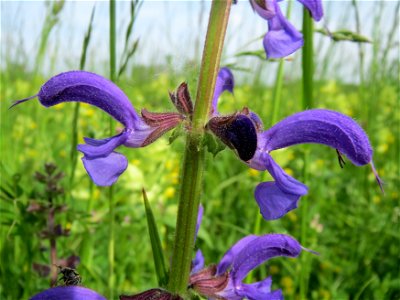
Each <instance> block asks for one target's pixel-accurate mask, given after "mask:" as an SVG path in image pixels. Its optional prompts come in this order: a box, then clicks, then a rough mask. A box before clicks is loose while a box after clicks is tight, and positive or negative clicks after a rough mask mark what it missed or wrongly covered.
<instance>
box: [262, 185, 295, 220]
mask: <svg viewBox="0 0 400 300" xmlns="http://www.w3.org/2000/svg"><path fill="white" fill-rule="evenodd" d="M254 197H255V199H256V201H257V204H258V206H259V207H260V212H261V215H262V216H263V218H264V219H265V220H276V219H279V218H280V217H282V216H284V215H285V214H286V213H287V212H289V211H291V210H293V209H295V208H297V202H298V201H299V200H300V197H301V195H296V194H289V193H286V192H284V191H282V190H281V189H280V188H279V187H278V186H277V184H276V182H274V181H269V182H262V183H260V184H258V185H257V187H256V190H255V192H254Z"/></svg>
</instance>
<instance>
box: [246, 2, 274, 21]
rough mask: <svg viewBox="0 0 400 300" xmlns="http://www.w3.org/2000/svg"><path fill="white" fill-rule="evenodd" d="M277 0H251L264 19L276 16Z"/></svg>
mask: <svg viewBox="0 0 400 300" xmlns="http://www.w3.org/2000/svg"><path fill="white" fill-rule="evenodd" d="M275 1H276V0H250V4H251V7H252V8H253V9H254V10H255V12H256V13H257V14H258V15H259V16H260V17H261V18H263V19H265V20H269V19H271V18H272V17H274V16H275V7H274V4H273V2H275Z"/></svg>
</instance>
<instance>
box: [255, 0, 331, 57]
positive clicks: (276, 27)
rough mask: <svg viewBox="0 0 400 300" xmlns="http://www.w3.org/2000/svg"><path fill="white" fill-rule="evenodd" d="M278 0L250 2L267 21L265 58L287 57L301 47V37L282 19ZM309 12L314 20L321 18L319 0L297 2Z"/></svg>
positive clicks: (300, 0)
mask: <svg viewBox="0 0 400 300" xmlns="http://www.w3.org/2000/svg"><path fill="white" fill-rule="evenodd" d="M278 2H279V0H250V4H251V5H252V7H253V9H254V10H255V11H256V12H257V14H258V15H260V16H261V17H262V18H263V19H265V20H267V21H268V29H269V30H268V32H267V34H266V35H265V37H264V41H263V44H264V49H265V53H266V55H267V58H281V57H285V56H288V55H290V54H292V53H293V52H295V51H296V50H297V49H299V48H301V47H302V46H303V36H302V34H301V33H300V32H298V31H297V30H296V28H294V26H293V25H292V24H291V23H290V22H289V21H288V20H287V19H286V18H285V17H284V15H283V14H282V11H281V9H280V7H279V4H278ZM299 2H300V3H302V4H303V5H304V6H305V7H306V8H307V9H308V11H309V12H310V14H311V16H312V17H313V18H314V20H316V21H319V20H320V19H321V18H322V16H323V10H322V3H321V0H299Z"/></svg>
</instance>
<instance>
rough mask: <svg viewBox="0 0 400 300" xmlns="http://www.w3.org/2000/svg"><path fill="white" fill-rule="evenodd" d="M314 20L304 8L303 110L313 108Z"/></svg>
mask: <svg viewBox="0 0 400 300" xmlns="http://www.w3.org/2000/svg"><path fill="white" fill-rule="evenodd" d="M313 27H314V26H313V19H312V18H311V15H310V12H309V11H308V10H307V9H306V8H304V13H303V36H304V46H303V52H302V69H303V98H302V99H303V100H302V109H303V110H304V109H310V108H312V107H313V90H314V86H313V77H314V49H313V44H314V41H313V33H314V28H313Z"/></svg>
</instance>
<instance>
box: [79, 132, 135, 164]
mask: <svg viewBox="0 0 400 300" xmlns="http://www.w3.org/2000/svg"><path fill="white" fill-rule="evenodd" d="M127 138H128V134H127V133H126V132H123V133H120V134H118V135H116V136H113V137H111V138H107V139H103V140H95V139H89V138H86V139H85V141H89V143H88V144H84V145H78V147H77V149H78V150H79V151H80V152H82V153H84V154H85V157H86V158H96V157H104V156H108V155H109V154H110V153H111V152H113V151H114V149H115V148H117V147H118V146H120V145H122V144H123V143H125V141H126V140H127Z"/></svg>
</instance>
